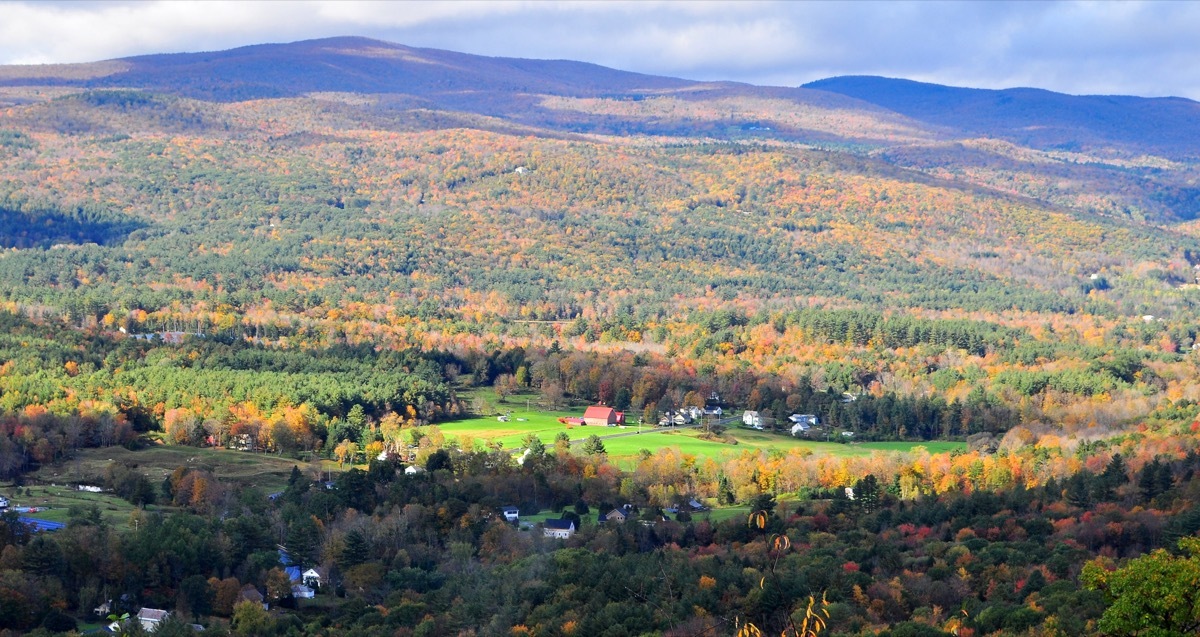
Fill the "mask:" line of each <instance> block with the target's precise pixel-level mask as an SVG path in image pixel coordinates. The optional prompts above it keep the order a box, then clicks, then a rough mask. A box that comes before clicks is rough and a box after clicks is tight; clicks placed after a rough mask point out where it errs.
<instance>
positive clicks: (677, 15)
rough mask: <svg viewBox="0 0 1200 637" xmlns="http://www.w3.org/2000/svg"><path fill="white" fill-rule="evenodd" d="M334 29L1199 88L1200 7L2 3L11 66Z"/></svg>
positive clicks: (535, 53) (770, 68)
mask: <svg viewBox="0 0 1200 637" xmlns="http://www.w3.org/2000/svg"><path fill="white" fill-rule="evenodd" d="M334 35H363V36H369V37H375V38H379V39H383V40H389V41H392V42H399V43H401V44H408V45H413V46H424V47H434V48H441V49H451V50H455V51H463V52H467V53H477V54H483V55H497V56H508V57H530V58H556V59H573V60H583V61H587V62H595V63H597V64H603V65H605V66H611V67H615V68H619V69H624V70H631V71H640V72H643V73H653V74H658V75H671V76H676V77H684V78H689V79H697V80H718V79H720V80H737V81H743V82H751V83H755V84H774V85H784V86H795V85H799V84H803V83H805V82H809V81H812V80H816V79H820V78H823V77H829V76H832V75H850V74H860V75H861V74H870V75H886V76H891V77H905V78H910V79H916V80H924V81H931V82H938V83H942V84H952V85H956V86H975V87H985V88H1003V87H1011V86H1036V87H1041V88H1048V89H1051V90H1056V91H1063V92H1068V93H1090V94H1097V93H1099V94H1131V95H1146V96H1161V95H1179V96H1184V97H1190V98H1192V99H1200V2H1189V1H1175V2H1170V1H1168V2H1116V1H1099V2H1061V3H1051V2H1030V1H1023V2H994V3H988V2H964V3H953V2H880V3H874V2H828V3H826V2H812V1H808V2H744V1H743V2H682V1H675V2H650V1H643V2H614V1H606V2H596V3H592V2H551V1H542V2H515V1H514V2H505V1H500V0H496V1H487V2H402V3H401V2H397V3H388V2H377V1H371V2H350V1H345V0H341V1H337V2H295V3H287V2H262V3H256V2H244V1H239V2H194V3H192V2H152V1H140V2H125V1H106V2H102V1H90V2H4V1H0V63H5V64H36V63H50V62H87V61H94V60H101V59H109V58H116V57H123V56H129V55H139V54H146V53H165V52H179V51H206V50H216V49H226V48H232V47H235V46H240V45H245V44H258V43H263V42H290V41H294V40H303V39H309V38H318V37H326V36H334Z"/></svg>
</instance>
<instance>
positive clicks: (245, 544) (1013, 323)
mask: <svg viewBox="0 0 1200 637" xmlns="http://www.w3.org/2000/svg"><path fill="white" fill-rule="evenodd" d="M335 45H336V47H335V48H333V49H331V48H330V47H334V46H335ZM280 46H283V47H284V48H279V47H277V46H275V45H270V46H264V47H250V48H249V49H245V50H237V51H231V52H223V53H220V54H213V55H211V56H208V57H195V56H190V55H188V56H182V57H179V58H173V61H172V62H171V63H167V61H164V60H162V59H160V58H157V57H155V56H150V57H147V58H139V59H131V60H124V61H113V62H112V63H104V64H100V65H90V66H89V65H82V66H80V67H79V68H76V69H74V70H75V71H78V73H74V74H67V75H63V76H62V77H57V76H56V77H33V76H30V75H29V73H18V72H17V71H15V70H13V69H12V68H0V496H3V497H7V498H9V499H11V500H12V502H13V506H14V510H11V511H7V512H4V513H2V514H0V635H23V634H34V635H49V634H62V633H68V634H69V633H70V632H71V631H74V630H79V629H83V628H84V626H85V625H87V622H81V620H85V619H86V620H96V619H97V617H96V613H94V612H93V609H95V608H101V607H103V608H104V609H105V610H104V611H103V612H101V613H100V614H99V615H100V616H99V620H102V621H103V623H107V619H106V618H107V616H108V614H109V613H110V612H111V614H112V615H114V618H115V619H116V620H117V621H118V623H119V620H120V618H121V616H122V615H123V614H124V613H126V612H128V613H130V614H132V615H136V614H137V612H138V609H139V608H142V607H151V608H160V609H166V610H171V611H173V613H174V614H173V615H172V618H171V619H169V620H167V621H166V622H165V623H163V624H162V625H160V626H159V627H158V630H157V631H155V634H163V635H174V634H181V635H182V634H192V628H191V627H189V626H188V625H187V623H185V621H186V622H196V623H199V624H203V625H204V626H206V627H207V628H206V631H205V632H206V633H208V634H216V635H220V634H227V633H228V634H237V635H422V636H432V635H612V636H618V635H662V636H668V635H675V636H683V635H773V634H782V635H787V636H789V637H790V636H793V635H794V636H797V637H798V636H799V635H802V634H805V635H807V634H806V633H805V632H804V630H805V629H806V628H807V629H813V630H814V631H815V632H816V633H820V634H822V635H824V634H832V635H894V636H896V637H899V636H909V637H912V636H920V635H945V634H951V635H960V636H967V635H979V636H982V635H1028V636H1035V635H1036V636H1042V635H1047V636H1048V635H1080V634H1104V635H1134V634H1138V635H1141V634H1161V635H1185V634H1194V633H1195V632H1196V630H1197V629H1198V626H1200V618H1198V617H1197V616H1196V613H1195V608H1196V603H1197V602H1196V600H1195V595H1194V594H1193V593H1191V592H1189V591H1191V590H1192V589H1194V586H1193V585H1192V584H1191V583H1190V582H1193V580H1194V573H1196V572H1197V571H1196V569H1197V568H1198V567H1200V563H1198V562H1197V560H1200V553H1198V552H1197V551H1200V545H1198V544H1197V541H1196V539H1195V535H1196V534H1197V532H1200V510H1198V509H1197V508H1196V507H1195V502H1196V501H1197V493H1196V491H1197V489H1198V488H1200V486H1198V485H1200V482H1197V480H1196V477H1195V472H1196V470H1197V469H1198V468H1200V439H1198V438H1197V429H1198V427H1200V425H1198V424H1197V422H1200V421H1198V420H1197V419H1198V416H1200V362H1198V359H1197V358H1196V356H1197V354H1196V353H1195V351H1196V350H1197V349H1198V348H1200V323H1198V322H1197V320H1196V316H1197V311H1198V309H1200V307H1198V303H1197V301H1198V299H1200V296H1198V294H1200V292H1198V290H1200V287H1198V281H1200V275H1198V274H1197V272H1200V270H1198V268H1200V238H1198V235H1197V233H1196V231H1195V227H1196V224H1195V222H1188V220H1191V219H1194V218H1195V217H1196V216H1197V214H1198V213H1200V209H1198V208H1197V207H1196V205H1197V197H1196V189H1195V180H1196V174H1197V164H1196V157H1200V152H1198V151H1197V149H1195V148H1192V147H1191V146H1188V144H1189V143H1194V142H1189V140H1188V139H1182V138H1179V137H1178V136H1176V137H1172V138H1171V139H1168V140H1165V141H1164V139H1163V138H1162V136H1161V135H1158V134H1157V133H1156V134H1155V135H1153V136H1151V137H1152V138H1153V139H1150V138H1147V137H1146V136H1144V135H1143V136H1140V137H1139V135H1138V134H1136V133H1137V131H1136V130H1126V129H1120V128H1119V127H1117V128H1113V126H1115V124H1113V122H1114V121H1120V120H1119V118H1117V119H1113V118H1112V117H1110V116H1109V115H1110V114H1111V113H1110V109H1112V108H1124V107H1128V108H1136V109H1140V110H1138V113H1139V114H1138V119H1137V121H1138V122H1142V123H1144V121H1143V120H1146V121H1167V120H1162V119H1158V120H1156V119H1155V118H1156V117H1157V118H1164V117H1168V116H1170V117H1182V116H1184V115H1187V114H1188V113H1190V112H1191V111H1188V110H1187V109H1188V108H1191V106H1189V105H1188V104H1175V103H1173V105H1172V109H1174V110H1172V111H1171V113H1168V114H1163V113H1159V112H1157V111H1154V108H1155V105H1154V104H1147V103H1142V102H1137V101H1136V100H1135V101H1131V102H1128V104H1126V105H1125V106H1122V105H1121V103H1116V102H1114V103H1107V102H1106V103H1104V104H1097V103H1095V102H1094V101H1087V100H1083V98H1079V100H1083V101H1078V100H1076V101H1071V100H1068V99H1067V98H1068V97H1069V96H1057V97H1053V98H1052V99H1054V100H1057V101H1064V100H1065V102H1064V103H1066V102H1070V103H1073V104H1080V105H1083V106H1087V108H1088V109H1093V110H1086V109H1085V110H1086V112H1082V114H1081V115H1079V117H1078V118H1077V119H1078V121H1075V122H1066V123H1063V122H1057V123H1056V124H1055V126H1056V127H1057V128H1054V129H1053V130H1049V129H1047V130H1044V131H1042V132H1032V133H1027V134H1026V133H1022V134H1021V135H1016V134H1000V133H999V132H997V131H999V130H1001V129H1002V128H997V129H991V128H988V127H986V126H983V124H980V123H979V122H980V121H984V120H983V118H984V117H985V116H989V117H991V116H994V117H1000V116H1001V115H1003V113H1001V114H999V115H997V114H994V113H993V114H991V115H988V114H987V113H979V114H977V115H979V118H980V119H978V120H971V121H969V122H967V123H966V124H963V126H962V127H961V128H955V127H954V126H952V125H951V124H950V123H949V122H947V123H944V124H943V125H931V124H929V123H926V122H923V121H921V119H920V118H917V117H914V116H912V115H911V114H909V115H905V114H902V112H900V111H901V110H903V109H901V108H900V106H897V107H896V108H897V109H899V110H897V111H895V112H894V111H889V110H886V109H884V108H881V107H880V106H877V105H874V104H871V103H868V102H865V101H862V100H860V99H855V98H853V97H848V96H842V95H835V94H834V93H832V92H828V91H821V90H816V89H770V88H762V87H748V86H740V85H723V84H698V83H691V82H686V81H684V80H674V79H672V78H650V77H646V76H636V75H633V74H623V73H621V72H618V71H613V70H610V69H600V68H598V67H594V68H593V67H587V66H585V65H577V64H574V63H568V62H555V63H550V62H547V63H539V62H536V61H519V60H517V61H514V60H504V59H500V58H497V59H488V60H487V61H486V64H485V63H484V62H483V61H479V60H475V61H476V62H478V63H479V64H483V65H484V66H480V67H478V68H485V69H488V71H487V73H476V74H474V75H472V74H469V73H466V72H462V71H461V68H466V67H456V66H454V64H458V63H459V62H462V60H465V59H467V58H468V57H469V56H459V54H451V53H449V52H436V51H431V50H418V49H408V48H405V47H399V46H398V45H388V44H387V43H374V42H371V41H365V40H357V39H344V40H337V41H326V42H315V43H300V44H297V45H280ZM288 46H291V48H287V47H288ZM381 51H390V52H391V53H388V54H387V55H384V54H383V53H380V52H381ZM397 52H400V53H397ZM401 53H402V54H401ZM456 56H459V57H456ZM284 59H288V60H292V61H294V62H295V64H296V65H297V66H296V67H295V69H308V70H307V71H304V72H301V71H297V70H295V69H293V70H292V71H289V72H287V73H280V74H276V75H273V74H271V73H267V72H266V70H269V69H276V70H278V69H279V68H280V64H283V62H281V60H284ZM451 62H453V63H454V64H451ZM468 66H469V65H468ZM330 69H341V70H340V71H336V72H335V71H331V70H330ZM346 69H352V70H355V72H354V73H347V72H345V70H346ZM448 69H449V70H448ZM454 69H459V70H458V71H456V70H454ZM52 71H53V69H48V70H47V71H46V72H47V73H50V72H52ZM79 78H84V79H79ZM288 78H291V79H290V80H288ZM368 78H369V79H368ZM397 78H407V80H406V81H405V82H400V81H399V80H397ZM288 82H291V83H290V84H288ZM467 86H471V87H474V92H471V91H464V90H462V89H463V87H467ZM832 86H833V84H831V85H830V87H832ZM598 87H599V88H598ZM910 88H911V87H910ZM918 88H919V87H918ZM847 90H848V89H847ZM913 90H917V89H913ZM948 94H949V93H948ZM1023 99H1024V98H1023ZM1048 99H1051V98H1048ZM1072 99H1074V98H1072ZM1131 99H1132V98H1131ZM1114 104H1115V105H1114ZM1037 108H1038V105H1037V104H1032V105H1030V104H1027V105H1026V106H1025V107H1024V110H1022V111H1021V113H1020V116H1021V117H1023V118H1024V117H1031V116H1036V114H1037V112H1038V110H1037ZM1081 108H1082V106H1081ZM1095 109H1100V110H1095ZM1097 113H1099V114H1097ZM1180 113H1182V114H1183V115H1180ZM1102 116H1103V117H1102ZM1064 117H1065V116H1064ZM1088 118H1091V119H1088ZM1097 122H1099V123H1097ZM968 124H969V125H968ZM1101 124H1102V126H1101ZM1140 125H1142V124H1139V126H1140ZM1072 127H1075V128H1072ZM1003 130H1008V129H1003ZM1072 130H1077V131H1079V132H1078V133H1077V134H1078V135H1079V138H1078V139H1075V140H1067V141H1066V142H1064V141H1063V140H1060V139H1058V136H1061V135H1066V134H1068V133H1069V132H1070V131H1072ZM1156 130H1158V129H1156ZM1063 131H1067V132H1063ZM993 133H995V134H993ZM1072 134H1074V133H1072ZM1185 137H1186V136H1185ZM1139 140H1140V141H1139ZM517 400H519V401H520V402H522V403H524V405H525V406H526V408H527V410H530V411H540V412H545V413H548V414H549V413H553V414H554V415H555V416H557V415H558V414H559V413H565V412H564V410H570V409H578V408H581V407H583V406H585V405H592V404H603V405H609V406H612V407H614V408H615V409H617V410H620V411H622V412H625V413H626V414H627V418H628V419H629V421H630V422H633V421H634V420H638V421H640V422H642V423H645V424H646V425H647V426H650V427H652V426H653V424H654V423H657V422H659V421H660V419H664V418H667V417H668V416H669V415H671V414H677V413H679V412H680V411H681V410H685V409H689V408H692V409H701V408H705V407H710V408H711V407H713V406H715V405H717V404H719V405H720V406H723V407H724V408H725V409H727V410H728V412H729V413H732V414H734V415H735V416H734V418H733V419H732V420H733V421H736V420H737V417H738V415H739V414H741V412H743V411H753V412H758V414H760V415H761V416H763V417H765V421H766V422H767V425H766V426H765V428H764V429H765V431H764V433H763V434H762V435H763V436H767V437H768V438H766V439H768V440H776V441H782V440H787V441H788V444H787V445H783V444H780V445H779V446H778V447H777V448H758V447H750V446H749V445H740V446H739V445H738V444H737V436H738V432H737V431H735V430H730V431H725V428H726V426H728V425H729V424H731V422H720V423H719V424H718V426H716V427H715V428H714V427H712V426H709V427H706V428H705V431H704V433H703V435H704V436H705V437H706V438H707V439H709V440H717V441H721V442H722V443H723V444H725V443H727V445H728V450H727V451H726V452H724V453H723V454H721V455H719V456H715V457H714V456H706V455H703V454H696V453H689V452H685V451H682V450H681V449H680V448H678V447H670V446H662V447H656V448H645V449H643V450H641V451H640V452H639V453H638V454H637V455H636V457H632V458H629V457H622V458H616V457H615V456H614V457H612V458H610V457H609V454H608V453H607V452H606V450H605V441H602V440H600V437H599V436H598V435H592V436H589V439H588V440H587V442H586V443H585V444H583V445H580V444H573V442H572V440H571V439H570V436H568V435H567V434H566V433H562V434H561V435H560V436H556V437H555V439H554V440H553V442H549V441H547V440H542V439H540V438H538V437H537V436H531V437H528V438H526V439H525V440H523V441H522V443H521V447H520V448H519V449H513V448H511V446H510V448H507V449H506V448H504V446H503V445H502V444H499V443H497V442H496V439H495V437H494V436H493V437H490V438H489V437H487V436H474V437H473V436H470V435H467V434H452V433H447V432H448V431H449V430H450V428H451V427H452V426H453V425H454V424H455V423H458V422H462V421H464V420H465V419H467V418H470V417H474V418H475V419H476V420H482V419H483V418H484V417H487V419H490V420H492V421H497V422H500V421H498V420H497V417H502V418H507V414H506V412H507V411H510V410H511V409H510V408H511V407H512V406H513V405H514V404H516V401H517ZM800 414H803V415H811V416H813V417H815V418H816V419H817V420H818V421H819V422H820V423H821V425H822V427H823V428H824V430H825V431H826V432H833V435H834V436H835V437H836V438H838V439H839V442H840V443H841V444H840V445H833V444H832V443H828V444H829V446H826V447H822V448H821V449H823V451H814V448H810V447H805V446H802V445H800V446H797V445H792V444H791V443H792V442H795V440H794V439H792V437H791V436H790V435H788V434H789V432H788V428H787V426H785V424H784V423H787V422H788V418H789V416H792V415H800ZM639 432H640V430H639ZM826 437H827V438H828V437H829V436H828V434H827V435H826ZM592 438H594V440H592ZM951 441H953V442H957V443H960V446H956V447H955V449H956V450H955V451H953V452H938V451H931V450H930V449H938V448H939V447H934V446H933V445H935V444H941V443H948V442H951ZM578 442H579V441H575V443H578ZM874 443H895V444H896V445H897V447H896V448H897V449H902V450H901V451H894V452H887V451H876V452H874V453H857V454H856V453H850V452H847V453H836V452H830V451H829V449H830V448H831V447H840V448H841V449H843V450H854V449H856V448H863V447H861V445H863V444H874ZM610 444H611V443H610ZM835 450H836V449H835ZM164 452H166V453H167V455H163V454H164ZM172 453H177V455H170V454H172ZM156 454H157V455H156ZM101 456H103V458H101ZM162 458H171V459H173V460H172V462H174V464H170V465H163V464H162V461H161V459H162ZM152 459H154V460H152ZM245 466H251V467H255V468H256V470H259V471H260V473H261V475H259V473H255V472H253V471H252V472H251V473H250V474H249V477H247V476H242V475H235V473H236V471H235V469H236V470H242V469H237V468H238V467H245ZM280 467H287V468H290V469H291V472H290V474H287V475H286V477H285V478H283V479H281V480H279V482H278V484H276V483H275V482H272V480H273V478H271V476H270V473H271V471H278V470H279V468H280ZM68 476H70V477H68ZM263 476H266V477H263ZM283 480H286V487H284V486H283V484H284V482H283ZM64 482H65V483H67V485H66V486H67V487H70V488H76V487H79V486H84V487H88V488H94V489H97V490H98V491H99V492H102V496H100V497H101V498H102V499H101V500H96V501H86V500H80V501H79V503H78V504H77V505H74V506H71V507H70V509H69V511H68V512H67V513H66V515H65V516H63V523H64V527H63V528H62V529H59V530H55V531H52V532H48V531H35V530H34V529H32V528H31V527H30V526H29V525H28V524H27V523H26V522H25V521H23V520H22V519H21V518H22V516H25V515H26V514H27V513H28V511H22V512H17V511H16V510H15V506H16V503H17V502H18V501H19V502H21V503H22V504H26V503H28V502H30V501H31V500H36V498H39V497H41V498H46V497H49V496H47V495H46V494H48V493H50V491H48V489H57V488H60V487H62V486H63V485H62V484H60V483H64ZM268 485H269V486H270V488H269V489H268ZM276 487H279V489H282V490H278V489H276ZM35 493H36V494H38V495H34V494H35ZM3 497H0V500H2V499H3ZM97 502H101V503H104V504H103V505H101V504H97ZM505 506H517V507H519V509H520V511H521V516H522V517H523V518H529V519H531V520H532V523H530V522H523V523H521V524H517V525H514V524H512V523H510V522H509V521H507V520H505V519H504V517H503V516H502V515H501V507H505ZM610 512H618V513H620V516H619V517H620V518H621V520H622V521H617V520H608V521H605V520H604V519H603V518H605V517H608V516H609V514H610ZM546 519H564V520H568V521H572V522H575V523H576V527H575V533H574V534H573V535H571V537H569V538H567V539H553V538H550V537H545V536H543V533H542V528H543V526H544V525H545V524H546V522H545V521H546ZM292 567H298V568H302V569H308V568H314V569H317V570H319V571H320V572H321V573H322V574H323V575H322V578H323V579H324V583H323V584H322V586H321V587H320V590H319V591H318V592H317V594H316V597H314V598H312V599H309V598H306V597H300V598H297V597H296V593H297V591H296V590H293V588H292V585H293V583H294V582H293V577H292V576H291V575H289V574H288V572H287V571H288V569H289V568H292ZM1189 578H1191V579H1189ZM251 591H253V592H251ZM1162 591H1171V592H1172V594H1171V595H1164V594H1162ZM255 595H259V596H260V597H262V598H263V599H262V600H261V601H266V602H268V604H269V606H270V610H266V609H264V608H263V606H262V604H261V603H258V602H259V601H260V600H258V599H257V598H256V597H255ZM814 627H815V628H814ZM119 629H120V630H123V631H125V632H126V634H138V633H139V632H140V631H141V629H140V628H139V627H138V626H136V625H134V622H127V623H126V624H125V625H124V626H119ZM1156 631H1157V632H1156ZM808 634H811V633H808Z"/></svg>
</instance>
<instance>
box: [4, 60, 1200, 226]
mask: <svg viewBox="0 0 1200 637" xmlns="http://www.w3.org/2000/svg"><path fill="white" fill-rule="evenodd" d="M39 88H40V89H46V90H44V91H42V92H40V93H37V92H36V91H35V92H34V93H31V91H34V90H35V89H39ZM71 89H75V90H76V92H78V91H80V90H82V91H84V92H87V93H86V94H87V95H88V96H89V97H87V98H86V106H87V108H79V107H72V108H70V109H68V106H67V105H66V104H58V105H57V106H54V107H53V108H56V109H58V110H60V111H62V110H63V109H67V110H70V111H71V112H70V114H67V113H66V112H60V113H58V114H57V115H55V116H53V117H42V118H41V119H40V120H39V121H38V122H36V123H31V125H32V126H35V127H36V126H51V127H52V128H53V130H54V131H55V132H79V131H88V130H92V131H103V130H111V131H112V132H121V130H122V129H121V126H124V125H121V126H118V125H115V124H114V123H113V118H112V117H111V116H110V115H111V114H110V115H104V114H103V113H100V112H99V111H94V107H101V108H108V109H110V110H111V109H112V108H114V107H115V106H119V105H121V104H125V106H123V107H121V108H123V109H125V110H126V111H127V110H128V107H129V105H131V104H135V103H139V102H141V101H144V99H143V98H141V97H137V96H136V95H161V96H174V97H175V98H178V99H185V100H194V101H197V102H199V103H208V104H231V103H239V102H248V101H252V100H311V99H317V98H320V99H322V100H324V101H323V102H322V104H324V106H320V108H319V109H318V110H320V109H325V110H328V109H329V108H330V107H329V105H328V103H329V100H330V99H334V98H336V96H338V95H342V96H344V95H356V96H361V97H363V98H364V99H362V100H360V101H359V102H356V103H354V104H350V103H348V102H346V101H345V100H343V102H345V103H343V104H341V105H340V106H339V109H340V112H342V113H343V114H346V115H347V116H348V115H349V113H350V111H353V116H354V117H357V118H359V119H360V120H361V121H362V122H364V123H363V125H365V126H368V127H375V128H380V129H384V130H414V129H433V128H474V129H481V130H491V131H495V132H504V133H517V134H523V135H536V136H544V137H568V138H577V139H585V138H584V137H579V136H581V135H601V136H616V137H627V136H650V137H666V138H680V139H690V140H696V139H703V140H725V141H764V142H765V141H781V142H787V143H799V144H802V145H807V146H809V147H817V148H823V149H836V150H838V151H839V152H849V153H852V154H856V155H858V156H860V157H870V158H871V159H872V161H876V162H878V161H882V162H884V163H886V164H888V165H891V166H894V167H896V168H898V169H901V170H904V171H909V172H910V174H911V173H912V172H913V171H915V172H916V173H921V174H924V175H926V176H928V177H931V178H936V179H939V180H949V181H951V182H956V183H959V184H962V185H964V186H967V187H971V188H982V189H985V190H988V191H991V192H994V193H998V194H1001V195H1003V196H1009V197H1020V198H1026V199H1033V200H1036V201H1038V202H1041V203H1042V204H1049V205H1052V206H1058V207H1065V208H1069V209H1073V210H1077V211H1080V212H1085V213H1088V214H1101V215H1104V216H1110V217H1117V218H1128V219H1132V220H1135V221H1141V222H1145V221H1149V222H1154V223H1176V222H1179V221H1190V220H1192V219H1195V218H1197V217H1200V103H1197V102H1194V101H1192V100H1188V99H1183V98H1153V99H1151V98H1141V97H1126V96H1072V95H1064V94H1061V93H1053V92H1050V91H1045V90H1040V89H1030V88H1018V89H1006V90H982V89H970V88H956V87H948V86H939V85H936V84H926V83H920V82H913V81H909V80H902V79H889V78H881V77H858V76H855V77H835V78H829V79H824V80H820V81H817V82H812V83H810V84H807V85H805V86H803V87H796V88H788V87H763V86H753V85H749V84H741V83H736V82H696V81H691V80H684V79H679V78H671V77H660V76H653V75H644V74H639V73H630V72H626V71H620V70H615V69H610V68H605V67H602V66H598V65H595V64H587V63H582V62H573V61H565V60H528V59H516V58H500V57H484V56H478V55H469V54H464V53H456V52H452V51H442V50H437V49H425V48H414V47H408V46H403V45H400V44H394V43H390V42H382V41H379V40H372V39H367V38H360V37H338V38H328V39H321V40H309V41H303V42H294V43H290V44H261V45H254V46H247V47H241V48H237V49H231V50H228V51H217V52H206V53H178V54H163V55H146V56H138V57H131V58H123V59H118V60H109V61H103V62H95V63H89V64H70V65H46V66H0V104H3V103H4V102H7V103H9V104H16V105H19V104H28V103H34V102H39V101H44V100H45V98H46V96H47V95H52V94H53V95H62V94H63V92H64V91H67V92H70V90H71ZM111 90H125V91H137V94H136V95H134V94H129V95H125V96H124V97H120V96H117V97H114V96H111V95H110V96H105V95H102V94H101V93H102V92H103V91H111ZM54 91H57V92H54ZM310 106H311V105H310ZM306 108H307V107H306ZM88 109H93V110H92V111H89V110H88ZM160 110H161V109H160ZM184 110H187V109H184ZM189 113H190V111H189ZM156 117H158V119H159V120H162V118H163V117H164V116H163V115H162V113H160V114H159V115H158V116H156ZM168 119H171V120H172V121H173V122H174V124H173V125H174V126H175V127H176V129H178V127H179V126H184V125H186V126H193V127H195V126H204V125H205V124H203V123H202V121H201V119H199V116H198V115H195V114H194V113H193V114H186V115H180V114H176V115H172V116H171V117H170V118H168Z"/></svg>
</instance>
